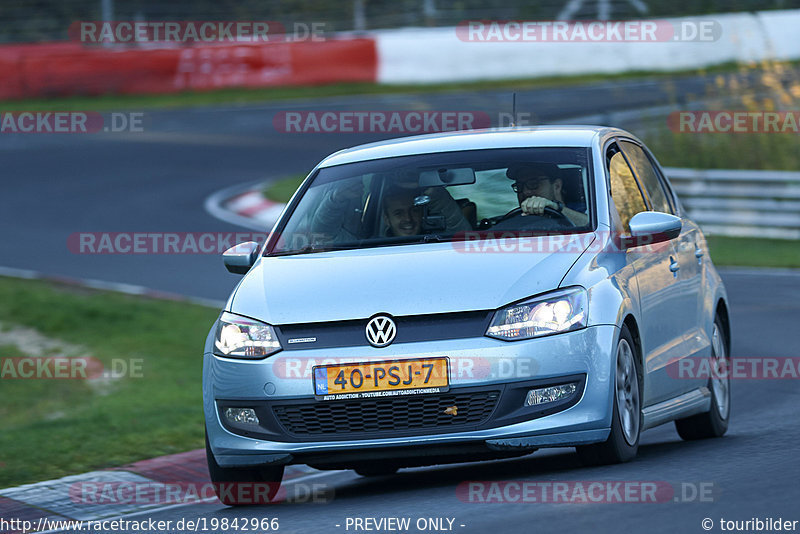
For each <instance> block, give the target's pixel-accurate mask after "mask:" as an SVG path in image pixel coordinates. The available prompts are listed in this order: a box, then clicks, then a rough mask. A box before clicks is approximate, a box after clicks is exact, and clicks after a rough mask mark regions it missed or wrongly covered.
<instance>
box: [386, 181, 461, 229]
mask: <svg viewBox="0 0 800 534" xmlns="http://www.w3.org/2000/svg"><path fill="white" fill-rule="evenodd" d="M422 195H427V196H428V197H430V202H428V203H427V209H428V214H429V215H442V216H444V222H445V228H443V229H442V230H440V231H442V232H445V233H448V234H449V233H457V232H467V231H469V230H472V226H471V225H470V224H469V222H468V221H467V219H466V218H465V217H464V214H463V213H462V212H461V208H460V207H459V205H458V203H457V202H456V201H455V200H453V197H451V196H450V193H448V192H447V190H446V189H445V188H444V187H441V186H440V187H429V188H427V189H426V190H425V191H420V190H419V189H417V188H404V187H400V186H392V188H391V189H390V190H389V191H387V192H386V194H385V195H384V201H383V217H384V222H386V225H387V226H388V227H389V230H388V235H390V236H412V235H420V234H422V233H423V231H422V218H423V213H424V208H423V206H415V205H414V201H415V199H417V198H418V197H419V196H422Z"/></svg>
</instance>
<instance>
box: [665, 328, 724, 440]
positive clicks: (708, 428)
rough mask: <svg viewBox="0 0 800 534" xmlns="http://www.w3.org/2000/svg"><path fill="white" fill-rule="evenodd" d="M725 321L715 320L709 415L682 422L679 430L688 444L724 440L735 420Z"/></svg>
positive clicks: (712, 335) (678, 425) (712, 340)
mask: <svg viewBox="0 0 800 534" xmlns="http://www.w3.org/2000/svg"><path fill="white" fill-rule="evenodd" d="M724 332H725V331H724V330H723V326H722V321H721V320H720V318H719V316H717V317H715V318H714V328H713V330H712V332H711V373H712V376H711V378H709V379H708V388H709V389H710V390H711V409H710V410H709V411H707V412H705V413H700V414H697V415H693V416H691V417H686V418H684V419H678V420H677V421H675V428H676V429H677V430H678V435H679V436H680V437H681V438H682V439H684V440H687V441H692V440H696V439H705V438H718V437H721V436H723V435H724V434H725V432H727V430H728V422H729V421H730V417H731V381H730V377H729V376H728V375H729V372H730V359H729V357H728V348H727V347H726V344H725V337H724V334H723V333H724Z"/></svg>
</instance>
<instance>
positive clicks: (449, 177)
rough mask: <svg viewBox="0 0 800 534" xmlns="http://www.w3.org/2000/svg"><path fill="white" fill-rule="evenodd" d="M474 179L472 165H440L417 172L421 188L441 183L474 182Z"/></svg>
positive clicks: (437, 185) (460, 183) (462, 183)
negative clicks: (451, 166)
mask: <svg viewBox="0 0 800 534" xmlns="http://www.w3.org/2000/svg"><path fill="white" fill-rule="evenodd" d="M475 180H476V178H475V170H474V169H472V167H454V168H447V167H440V168H438V169H429V170H425V171H422V172H420V173H419V186H420V187H421V188H423V189H424V188H427V187H441V186H443V185H468V184H474V183H475Z"/></svg>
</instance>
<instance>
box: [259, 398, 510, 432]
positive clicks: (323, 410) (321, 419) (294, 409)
mask: <svg viewBox="0 0 800 534" xmlns="http://www.w3.org/2000/svg"><path fill="white" fill-rule="evenodd" d="M499 398H500V391H479V392H472V393H460V394H457V393H445V394H439V395H420V396H413V397H392V398H384V399H377V400H360V401H356V402H353V401H347V402H337V401H333V402H330V403H322V402H317V403H313V404H297V405H291V404H289V405H287V404H282V405H276V406H273V410H274V413H275V416H276V417H277V419H278V421H279V422H280V423H281V425H283V427H284V428H285V429H286V430H287V431H288V432H289V433H290V434H293V435H295V436H330V435H336V434H350V435H353V434H355V435H358V434H369V433H379V432H392V433H397V432H403V431H416V430H425V429H431V428H436V429H445V428H448V427H463V426H465V425H479V424H481V423H483V422H484V421H486V420H487V419H488V418H489V416H490V415H491V414H492V411H494V408H495V406H496V405H497V401H498V399H499ZM451 406H457V407H458V411H457V414H456V415H450V414H446V413H445V409H447V408H449V407H451ZM354 437H355V436H354Z"/></svg>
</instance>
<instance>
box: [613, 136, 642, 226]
mask: <svg viewBox="0 0 800 534" xmlns="http://www.w3.org/2000/svg"><path fill="white" fill-rule="evenodd" d="M608 174H609V176H610V178H611V198H612V199H613V201H614V205H615V206H616V207H617V211H618V212H619V217H620V222H621V223H622V229H621V230H622V231H623V232H625V233H628V232H629V231H630V227H629V223H630V220H631V217H633V216H634V215H636V214H637V213H640V212H642V211H647V206H646V205H645V203H644V199H643V198H642V193H641V191H639V185H638V184H637V183H636V179H635V178H634V177H633V172H631V168H630V167H628V164H627V163H626V162H625V158H624V157H623V155H622V152H619V151H617V153H616V154H614V155H613V156H611V158H610V159H609V160H608Z"/></svg>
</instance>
